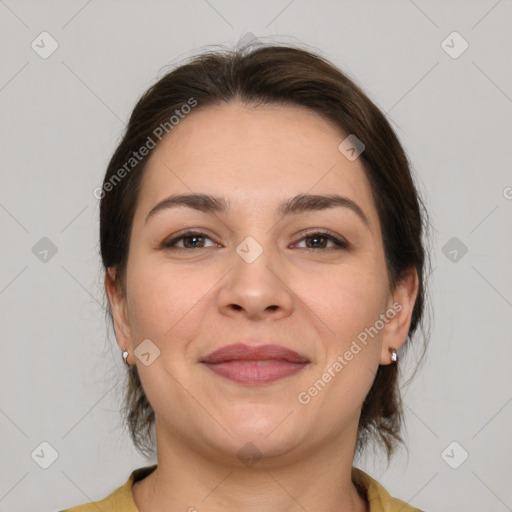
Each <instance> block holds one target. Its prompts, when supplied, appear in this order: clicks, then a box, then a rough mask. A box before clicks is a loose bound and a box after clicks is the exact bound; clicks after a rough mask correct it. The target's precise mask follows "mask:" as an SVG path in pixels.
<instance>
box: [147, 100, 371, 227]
mask: <svg viewBox="0 0 512 512" xmlns="http://www.w3.org/2000/svg"><path fill="white" fill-rule="evenodd" d="M346 136H347V134H344V133H343V132H342V130H341V129H340V128H338V127H337V126H335V125H334V124H333V123H331V122H329V121H327V120H326V119H324V118H323V117H322V116H320V115H319V114H317V113H316V112H314V111H312V110H310V109H307V108H304V107H300V106H288V105H286V106H283V105H264V106H259V107H254V106H248V105H244V104H241V103H236V102H235V103H229V104H222V105H216V106H209V107H207V108H204V109H201V108H200V106H199V107H196V109H195V110H193V111H192V112H191V113H190V114H189V115H188V116H186V117H185V118H184V119H182V120H181V121H180V122H179V124H178V125H176V126H175V127H174V128H173V130H172V131H171V132H170V133H169V134H168V135H167V136H166V137H164V138H163V140H162V141H161V142H160V143H159V144H158V145H157V147H156V148H155V149H154V150H153V152H152V154H151V155H150V158H149V160H148V162H147V166H146V170H145V176H144V179H143V182H142V186H141V190H140V194H139V195H140V197H139V204H140V206H141V209H142V210H144V211H145V213H147V212H148V211H149V210H150V209H151V207H152V206H153V205H154V204H155V203H157V202H158V201H160V200H161V199H163V198H165V197H166V196H168V195H170V194H173V193H177V192H179V193H192V192H201V193H210V194H214V195H224V196H227V197H228V198H229V199H230V201H229V202H230V205H232V206H237V207H238V206H239V207H240V208H243V207H247V208H252V211H254V208H265V209H268V207H271V203H273V202H275V204H277V203H280V202H282V201H283V199H286V198H288V197H289V196H292V195H296V194H301V193H309V194H332V193H337V194H342V195H343V196H346V197H348V198H350V199H352V200H353V201H355V202H357V203H358V204H359V205H360V206H361V207H362V208H363V209H364V211H365V213H366V214H367V216H368V218H369V220H370V223H371V224H372V225H374V224H378V218H377V213H376V211H375V208H374V205H373V199H372V195H371V189H370V185H369V182H368V180H367V178H366V174H365V171H364V168H363V165H362V163H361V161H360V160H359V159H356V160H354V161H350V160H348V159H347V158H346V157H345V156H344V155H343V154H342V153H341V152H340V151H339V149H338V146H339V144H340V143H341V142H342V141H343V140H344V139H345V138H346Z"/></svg>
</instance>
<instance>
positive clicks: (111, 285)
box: [105, 267, 133, 362]
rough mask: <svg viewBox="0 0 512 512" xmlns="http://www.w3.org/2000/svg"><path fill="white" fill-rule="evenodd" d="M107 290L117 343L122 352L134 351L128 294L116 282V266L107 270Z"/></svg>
mask: <svg viewBox="0 0 512 512" xmlns="http://www.w3.org/2000/svg"><path fill="white" fill-rule="evenodd" d="M105 290H106V292H107V295H108V300H109V302H110V308H111V309H112V316H113V317H114V330H115V333H116V341H117V345H118V346H119V349H120V350H121V352H122V351H123V350H125V349H126V350H128V352H133V350H132V336H131V329H130V323H129V315H128V310H127V306H126V296H125V293H124V292H123V291H122V290H121V289H120V287H119V286H118V285H117V284H116V268H115V267H109V268H108V269H107V272H105ZM129 357H130V356H129V355H128V359H129ZM127 361H128V360H127ZM128 362H129V361H128Z"/></svg>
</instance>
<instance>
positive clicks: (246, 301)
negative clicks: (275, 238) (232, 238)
mask: <svg viewBox="0 0 512 512" xmlns="http://www.w3.org/2000/svg"><path fill="white" fill-rule="evenodd" d="M233 259H234V265H233V268H232V269H231V271H230V272H228V273H227V275H226V276H225V278H224V279H223V286H222V288H221V289H220V290H219V294H218V305H219V309H220V311H221V312H222V313H223V314H225V315H229V316H233V317H238V318H240V317H245V318H247V319H250V320H264V319H266V318H271V319H274V320H277V319H279V318H284V317H286V316H288V315H290V314H291V312H292V310H293V304H294V299H293V293H292V291H291V289H290V287H289V284H288V283H287V280H286V276H285V275H283V274H284V272H283V270H282V268H281V269H279V265H278V263H277V260H276V258H273V257H272V254H271V251H269V250H265V249H264V250H263V252H262V253H261V254H260V255H259V256H258V257H257V258H256V259H255V260H254V261H251V262H249V261H250V260H245V259H244V258H243V257H241V256H240V255H239V254H238V253H235V254H234V255H233ZM280 270H281V271H280Z"/></svg>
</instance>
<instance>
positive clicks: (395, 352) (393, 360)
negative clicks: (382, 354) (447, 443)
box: [389, 347, 398, 363]
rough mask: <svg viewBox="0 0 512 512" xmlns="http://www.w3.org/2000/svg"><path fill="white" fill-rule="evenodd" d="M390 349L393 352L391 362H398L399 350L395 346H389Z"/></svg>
mask: <svg viewBox="0 0 512 512" xmlns="http://www.w3.org/2000/svg"><path fill="white" fill-rule="evenodd" d="M389 351H390V352H391V362H392V363H398V350H397V349H396V348H395V347H389Z"/></svg>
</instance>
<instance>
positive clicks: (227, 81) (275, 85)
mask: <svg viewBox="0 0 512 512" xmlns="http://www.w3.org/2000/svg"><path fill="white" fill-rule="evenodd" d="M191 99H192V100H193V101H195V102H197V103H196V104H197V105H198V106H197V107H196V108H206V107H208V106H209V105H214V104H219V103H222V102H230V101H233V100H241V101H242V102H245V103H247V104H251V105H265V104H288V105H290V104H292V105H300V106H303V107H308V108H310V109H312V110H313V111H315V112H316V113H318V114H320V115H322V116H323V117H324V118H325V119H326V120H329V121H331V122H334V123H335V124H336V125H337V126H338V127H339V128H340V129H341V131H342V132H343V133H345V134H354V135H356V136H357V138H358V139H359V140H360V141H362V143H363V144H364V145H365V150H364V152H363V153H362V154H361V155H360V158H361V160H362V163H363V166H364V168H365V172H366V175H367V177H368V179H369V182H370V184H371V189H372V195H373V198H374V200H375V203H376V207H377V211H378V214H379V219H380V223H381V229H382V236H383V244H384V251H385V258H386V265H387V270H388V274H389V279H390V285H391V289H392V290H393V289H394V287H395V286H396V285H397V284H398V283H399V282H400V280H401V279H402V278H403V277H404V276H405V273H406V272H407V270H410V268H411V267H414V268H415V269H416V271H417V273H418V278H419V290H418V295H417V299H416V302H415V305H414V310H413V313H412V320H411V325H410V329H409V333H408V339H407V341H406V344H405V347H408V345H409V344H410V340H411V336H412V334H413V333H414V332H415V331H416V329H417V327H418V325H420V324H421V325H423V322H422V318H423V316H424V306H425V295H426V286H425V282H426V277H427V276H426V270H425V267H426V263H427V261H426V256H428V252H427V251H425V248H424V245H423V241H422V235H423V234H424V232H425V229H424V228H425V227H426V226H427V222H426V219H427V214H426V210H425V208H424V206H423V203H422V201H421V198H420V197H419V194H418V192H417V190H416V187H415V184H414V182H413V179H412V176H411V170H410V168H409V164H408V160H407V157H406V155H405V152H404V150H403V148H402V146H401V144H400V142H399V140H398V138H397V136H396V135H395V133H394V131H393V129H392V128H391V126H390V124H389V122H388V121H387V120H386V117H385V116H384V115H383V113H382V112H381V111H380V110H379V109H378V108H377V107H376V106H375V105H374V103H373V102H372V101H371V100H370V99H369V98H368V97H367V96H366V95H365V94H364V93H363V91H362V90H361V89H360V88H359V87H358V86H357V85H356V84H355V83H354V82H353V81H352V80H351V79H349V78H348V77H347V76H346V75H345V74H343V73H342V72H341V71H340V70H339V69H337V68H336V67H334V66H333V65H332V64H331V63H330V62H329V61H328V60H326V59H324V58H323V57H321V56H320V55H318V54H314V53H311V52H310V51H307V50H305V49H302V48H298V47H296V46H288V45H287V46H283V45H273V44H266V45H262V46H256V47H251V46H246V47H244V48H238V49H234V50H226V49H221V50H218V49H216V50H215V51H206V52H204V53H202V54H200V55H198V56H196V57H194V58H192V59H191V60H190V61H189V62H186V63H184V64H182V65H180V66H179V67H177V68H176V69H174V70H172V71H171V72H169V73H167V74H166V75H165V76H163V77H162V78H161V79H160V80H158V81H157V82H156V83H155V84H154V85H152V86H151V87H150V88H149V89H148V90H147V91H146V92H145V93H144V94H143V95H142V97H141V98H140V99H139V101H138V102H137V104H136V106H135V108H134V110H133V112H132V114H131V117H130V120H129V123H128V126H127V128H126V131H125V134H124V136H123V138H122V140H121V142H120V144H119V146H118V147H117V149H116V150H115V152H114V154H113V156H112V158H111V160H110V163H109V164H108V167H107V171H106V174H105V178H104V182H103V187H102V192H101V204H100V250H101V257H102V262H103V266H104V268H105V271H106V270H107V269H108V268H109V267H115V268H116V269H117V271H116V286H119V287H120V290H122V292H123V293H125V286H124V279H125V272H126V264H127V258H128V248H129V244H130V234H131V226H132V221H133V217H134V212H135V209H136V205H137V199H138V193H139V188H140V182H141V179H142V176H143V174H144V168H145V163H146V161H147V159H148V155H146V156H144V157H140V155H139V156H138V157H137V160H136V161H135V160H134V152H135V151H137V150H138V149H139V148H142V147H143V146H145V145H146V146H147V145H148V141H149V139H151V140H154V139H155V138H159V137H155V134H160V132H161V131H162V129H161V128H158V127H166V128H165V131H166V132H168V131H170V130H171V129H172V122H171V123H170V122H169V120H170V119H171V118H172V116H174V117H175V118H176V114H179V113H180V112H186V110H183V106H184V105H187V104H189V105H190V104H192V102H191ZM188 110H190V109H188ZM192 115H193V112H192ZM180 117H181V116H180ZM159 130H160V131H159ZM340 140H341V139H340ZM128 162H130V164H129V167H127V163H128ZM121 169H124V172H122V171H121ZM107 313H108V316H109V317H110V320H111V321H112V320H113V318H112V312H111V309H110V305H109V304H108V305H107ZM425 340H426V338H425ZM425 348H426V343H425V345H424V349H425ZM424 353H425V350H423V353H422V355H421V358H420V360H421V359H422V358H423V355H424ZM398 371H399V368H398V366H397V365H395V364H390V365H379V367H378V371H377V373H376V376H375V380H374V382H373V385H372V387H371V389H370V391H369V393H368V395H367V396H366V398H365V400H364V403H363V406H362V410H361V416H360V420H359V428H358V438H357V446H356V453H357V454H359V453H362V451H363V448H364V447H365V446H366V444H367V441H369V440H374V441H376V442H377V443H378V444H379V445H380V446H381V447H383V448H384V449H385V451H386V455H387V458H388V463H389V459H390V456H391V454H392V453H393V452H394V450H395V447H396V445H397V443H402V444H404V443H403V439H402V437H401V435H400V430H401V427H402V420H403V408H402V407H403V406H402V399H401V395H400V388H399V385H398V375H399V374H398ZM128 375H129V376H128V385H127V388H126V396H125V402H124V409H123V416H124V419H125V422H126V425H127V427H128V429H129V432H130V436H131V438H132V441H133V443H134V445H135V447H136V449H137V450H138V451H139V453H141V454H143V455H146V456H147V455H150V454H154V453H155V452H154V442H153V439H152V432H151V429H152V427H153V426H154V420H155V415H154V411H153V409H152V407H151V404H150V403H149V401H148V400H147V398H146V395H145V393H144V390H143V388H142V384H141V381H140V378H139V375H138V372H137V367H136V365H133V366H131V367H130V369H129V370H128Z"/></svg>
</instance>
